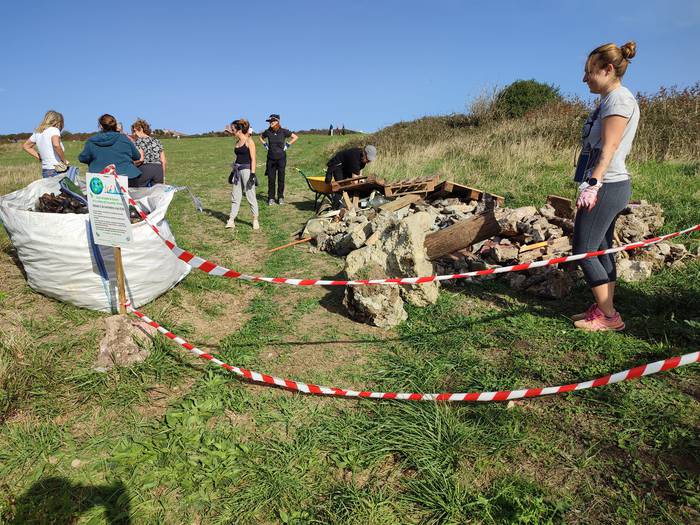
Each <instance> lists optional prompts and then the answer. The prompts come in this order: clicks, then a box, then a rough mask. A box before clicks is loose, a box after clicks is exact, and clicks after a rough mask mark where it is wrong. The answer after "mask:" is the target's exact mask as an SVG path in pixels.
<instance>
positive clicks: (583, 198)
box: [576, 182, 602, 210]
mask: <svg viewBox="0 0 700 525" xmlns="http://www.w3.org/2000/svg"><path fill="white" fill-rule="evenodd" d="M601 187H602V184H600V183H598V184H596V185H595V186H591V185H590V184H588V183H587V182H584V183H583V184H581V185H580V186H579V187H578V190H579V194H578V199H576V207H577V208H583V209H584V210H592V209H593V207H594V206H595V205H596V202H597V201H598V190H600V188H601Z"/></svg>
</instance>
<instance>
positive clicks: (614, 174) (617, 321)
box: [572, 42, 639, 331]
mask: <svg viewBox="0 0 700 525" xmlns="http://www.w3.org/2000/svg"><path fill="white" fill-rule="evenodd" d="M636 50H637V46H636V44H635V43H634V42H627V43H626V44H625V45H623V46H621V47H618V46H616V45H615V44H605V45H603V46H600V47H597V48H596V49H594V50H593V51H592V52H591V53H590V55H589V56H588V60H587V61H586V65H585V71H584V76H583V81H584V82H585V83H586V84H588V87H589V89H590V91H591V93H595V94H596V95H600V101H599V103H598V107H597V108H596V109H595V110H594V111H593V112H592V113H591V115H590V116H589V117H588V120H587V121H586V123H585V124H584V126H583V133H582V139H583V140H582V143H583V147H584V152H586V153H587V155H588V158H589V159H597V160H589V161H587V162H585V163H584V161H583V160H582V159H583V155H582V159H581V160H579V163H580V164H581V166H580V168H581V170H582V173H581V175H582V179H583V181H582V183H581V186H580V187H579V196H578V199H577V201H576V207H577V208H578V210H577V212H576V222H575V223H574V238H573V253H575V254H579V253H586V252H593V251H598V250H606V249H608V248H612V243H613V236H614V233H615V220H616V219H617V216H618V215H619V214H620V213H621V212H622V211H623V210H624V209H625V208H626V207H627V203H628V202H629V199H630V196H631V194H632V186H631V183H630V173H629V170H628V169H627V166H626V165H625V159H626V157H627V155H628V154H629V152H630V149H631V148H632V142H633V141H634V136H635V134H636V132H637V125H638V123H639V105H638V104H637V101H636V100H635V98H634V95H633V94H632V92H631V91H630V90H629V89H627V88H626V87H625V86H623V85H622V77H623V76H624V74H625V71H627V66H628V65H629V64H630V60H632V58H634V56H635V54H636V52H637V51H636ZM579 264H580V266H581V270H583V275H584V277H585V278H586V282H587V283H588V286H589V287H590V289H591V291H592V292H593V298H594V299H595V302H594V303H593V304H592V305H591V306H590V308H589V309H588V310H587V311H586V312H584V313H581V314H577V315H575V316H573V317H572V319H573V321H574V325H575V326H576V327H577V328H580V329H583V330H589V331H599V330H616V331H619V330H623V329H624V328H625V323H624V322H623V320H622V317H621V316H620V314H619V312H617V310H615V306H614V304H613V299H614V295H615V281H616V280H617V272H616V268H615V256H614V255H612V254H608V255H601V256H599V257H591V258H589V259H584V260H582V261H581V262H580V263H579Z"/></svg>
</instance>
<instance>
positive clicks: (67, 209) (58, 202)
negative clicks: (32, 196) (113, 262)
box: [35, 193, 142, 224]
mask: <svg viewBox="0 0 700 525" xmlns="http://www.w3.org/2000/svg"><path fill="white" fill-rule="evenodd" d="M35 210H36V211H38V212H41V213H78V214H85V213H88V207H87V204H85V203H83V202H81V201H80V200H78V199H77V198H76V197H74V196H72V195H67V194H65V193H59V194H58V195H54V194H53V193H44V194H43V195H42V196H41V197H39V200H38V202H37V204H36V205H35ZM129 220H130V221H131V224H136V223H138V222H141V220H142V219H141V216H140V215H139V213H138V211H136V208H134V207H133V206H131V205H129Z"/></svg>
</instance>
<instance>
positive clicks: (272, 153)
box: [260, 113, 299, 206]
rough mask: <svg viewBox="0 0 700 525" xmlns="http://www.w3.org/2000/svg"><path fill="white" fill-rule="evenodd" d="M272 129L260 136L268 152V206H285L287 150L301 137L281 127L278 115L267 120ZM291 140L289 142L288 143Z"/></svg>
mask: <svg viewBox="0 0 700 525" xmlns="http://www.w3.org/2000/svg"><path fill="white" fill-rule="evenodd" d="M267 122H269V123H270V127H269V128H267V129H266V130H265V131H263V132H262V133H261V134H260V141H261V142H262V144H263V146H264V147H265V149H266V150H267V163H266V167H265V175H266V176H267V204H268V206H272V205H273V204H275V198H276V199H277V204H284V170H285V168H286V166H287V150H288V149H289V148H290V147H291V146H292V144H294V143H295V142H296V141H297V139H298V138H299V137H297V136H296V134H294V133H292V132H291V131H289V130H288V129H284V128H283V127H282V126H281V125H280V116H279V115H278V114H276V113H273V114H272V115H270V117H269V118H268V119H267ZM287 139H289V142H287Z"/></svg>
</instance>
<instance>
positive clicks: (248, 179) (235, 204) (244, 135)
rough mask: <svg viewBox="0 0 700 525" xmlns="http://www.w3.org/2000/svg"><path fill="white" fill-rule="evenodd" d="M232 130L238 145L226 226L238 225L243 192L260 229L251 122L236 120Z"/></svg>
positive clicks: (254, 227) (231, 176)
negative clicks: (229, 213) (237, 218)
mask: <svg viewBox="0 0 700 525" xmlns="http://www.w3.org/2000/svg"><path fill="white" fill-rule="evenodd" d="M231 131H232V133H233V136H234V137H235V138H236V145H235V146H234V149H233V151H234V153H235V154H236V160H235V161H234V162H233V166H232V170H231V175H230V176H229V180H228V181H229V183H230V184H233V189H232V191H231V215H230V216H229V219H228V222H227V223H226V227H227V228H235V227H236V222H235V221H236V217H238V211H239V210H240V209H241V201H242V200H243V194H245V198H246V200H247V201H248V204H250V212H251V213H252V215H253V229H254V230H259V229H260V223H259V222H258V200H257V197H256V195H255V186H257V184H258V179H257V178H256V177H255V161H256V154H255V142H253V139H252V138H251V137H250V134H249V133H248V132H249V131H250V123H249V122H248V121H247V120H245V119H238V120H234V121H233V122H232V123H231Z"/></svg>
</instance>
